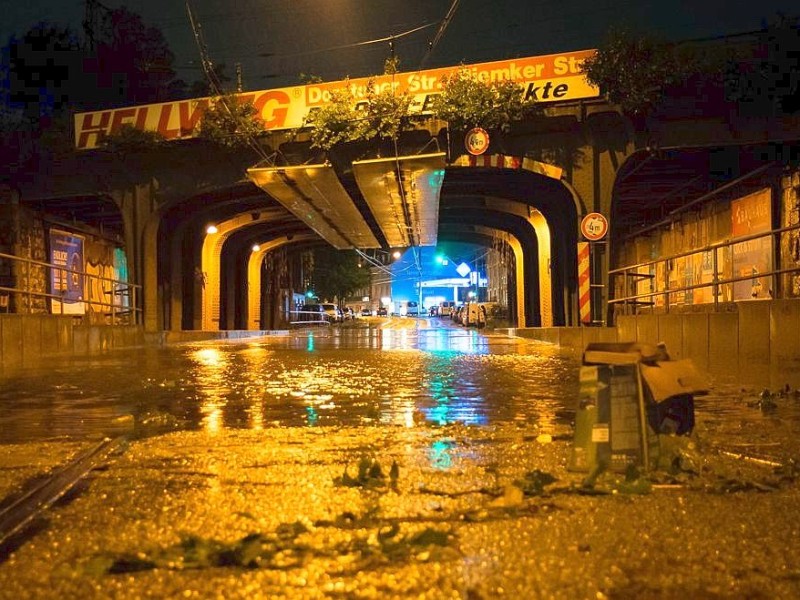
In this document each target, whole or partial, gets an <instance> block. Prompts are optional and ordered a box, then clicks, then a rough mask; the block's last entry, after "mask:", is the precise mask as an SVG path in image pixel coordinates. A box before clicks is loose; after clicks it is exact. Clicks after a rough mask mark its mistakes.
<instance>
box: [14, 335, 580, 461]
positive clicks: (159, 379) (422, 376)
mask: <svg viewBox="0 0 800 600" xmlns="http://www.w3.org/2000/svg"><path fill="white" fill-rule="evenodd" d="M576 390H577V368H576V364H575V363H574V362H573V361H571V360H569V359H565V358H561V357H559V356H558V355H557V354H555V352H554V351H553V350H552V349H550V348H549V347H548V346H543V345H535V344H531V343H527V342H523V341H520V340H514V339H509V338H490V337H487V336H485V335H482V334H480V333H478V332H477V331H475V330H464V329H450V330H444V329H442V330H436V329H427V330H425V329H414V328H407V329H403V330H396V331H395V330H391V329H378V328H373V329H367V328H364V329H361V330H349V331H348V330H339V331H336V330H327V329H326V330H321V331H319V332H314V333H313V334H298V335H294V336H289V337H284V338H277V337H276V338H265V339H263V340H258V341H252V342H249V343H246V344H244V343H242V344H233V343H229V342H215V343H202V344H194V345H182V346H175V347H170V348H148V349H140V350H135V351H130V352H128V351H119V352H114V353H110V354H107V355H105V356H101V357H96V358H92V359H83V360H66V359H64V360H63V361H54V362H53V363H52V364H51V366H50V368H47V369H26V370H22V371H18V372H16V373H14V374H13V375H12V374H9V375H7V376H6V377H5V378H4V379H3V380H2V381H0V443H2V442H12V441H22V440H30V439H42V438H48V437H55V436H69V437H86V436H92V435H95V436H96V435H116V434H119V433H134V434H138V433H141V434H145V435H147V434H153V433H159V432H161V431H163V430H171V429H174V428H187V429H205V430H207V431H210V432H217V431H220V430H223V429H262V428H267V427H277V426H308V427H321V426H337V425H368V426H387V425H394V426H401V427H409V428H411V427H418V426H421V425H425V426H429V425H434V426H440V425H448V424H452V423H463V424H466V425H478V426H480V425H485V424H490V423H492V422H500V421H517V420H523V421H527V422H535V423H538V424H539V425H540V427H541V428H542V430H543V431H545V430H547V429H548V428H550V427H554V426H555V424H556V423H557V422H560V423H564V422H565V420H568V419H569V418H571V413H572V411H573V409H574V397H575V392H576ZM444 451H445V449H442V450H441V452H444Z"/></svg>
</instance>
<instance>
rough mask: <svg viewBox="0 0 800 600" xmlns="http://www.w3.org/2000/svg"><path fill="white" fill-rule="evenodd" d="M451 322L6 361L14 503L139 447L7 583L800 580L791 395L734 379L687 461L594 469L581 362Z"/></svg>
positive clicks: (607, 591)
mask: <svg viewBox="0 0 800 600" xmlns="http://www.w3.org/2000/svg"><path fill="white" fill-rule="evenodd" d="M435 325H436V323H435V322H429V321H427V320H421V321H420V322H417V321H413V320H408V319H370V320H369V321H367V322H362V323H359V326H358V327H352V326H350V327H344V328H332V329H329V330H319V331H314V332H312V333H311V334H309V333H307V332H303V333H296V334H293V335H290V336H286V337H275V338H269V339H261V340H254V341H252V342H249V343H239V344H231V343H224V344H222V343H204V344H188V345H182V346H176V347H171V348H163V349H147V350H144V349H142V350H138V351H135V352H127V351H123V352H119V353H117V352H115V353H111V354H108V355H106V356H103V357H99V358H95V359H91V360H82V361H64V362H61V363H59V362H51V363H48V364H47V365H43V366H42V368H40V369H28V370H25V371H19V372H13V373H6V374H5V376H4V378H3V381H2V386H0V425H1V426H2V427H0V493H2V495H4V496H6V498H7V499H8V498H10V497H14V495H15V494H18V493H19V490H20V489H21V488H22V487H23V486H24V485H25V484H26V482H28V483H29V482H30V481H31V480H35V479H36V478H37V477H39V476H41V474H42V473H46V472H47V471H49V470H50V469H53V468H54V467H56V466H58V465H61V464H64V463H67V462H68V461H70V460H71V459H72V458H74V457H75V456H76V455H77V454H78V453H79V452H80V451H82V450H85V449H86V448H87V447H91V446H92V445H93V444H95V443H97V441H98V440H100V439H101V438H103V437H104V436H124V438H125V439H126V440H127V441H126V442H125V445H124V447H123V448H122V449H121V450H120V451H119V452H116V453H115V454H113V455H112V456H111V457H109V459H108V460H107V461H105V462H104V467H103V468H102V469H97V470H95V471H93V472H92V473H91V475H90V476H89V477H88V478H87V479H86V480H85V481H84V482H83V483H82V484H81V485H80V486H79V488H78V490H77V491H75V492H73V493H72V494H70V495H69V496H68V497H67V498H65V499H63V500H62V501H61V502H59V503H58V504H57V505H56V506H54V507H52V508H51V509H49V510H48V511H46V513H45V516H44V517H43V518H42V519H40V521H38V522H37V523H36V526H35V527H34V528H33V529H32V530H31V531H29V532H28V533H27V534H26V535H25V536H20V537H19V539H17V540H14V543H13V544H10V545H7V547H5V548H3V549H2V550H0V552H2V554H0V557H2V562H0V598H6V597H7V598H140V597H151V598H165V597H170V598H173V597H174V598H178V597H187V598H192V597H196V598H393V597H397V598H468V599H483V598H485V599H488V598H496V597H508V598H794V597H798V596H800V557H798V554H797V552H796V545H797V539H800V535H798V534H800V520H798V517H799V516H800V508H798V507H800V486H798V483H797V481H796V478H797V476H798V475H800V473H798V469H797V466H796V465H795V463H794V462H793V458H795V457H797V456H799V455H800V454H798V445H799V443H798V438H799V437H800V436H798V433H800V432H798V424H799V423H800V421H799V420H798V412H799V411H798V404H800V401H798V400H797V399H796V398H795V397H793V396H791V395H789V396H786V397H776V398H775V400H774V403H773V404H774V406H769V407H766V406H764V405H763V404H762V405H758V403H757V400H758V399H757V393H758V391H759V390H748V389H742V388H737V389H714V390H712V393H711V394H710V395H709V396H707V397H704V398H698V399H697V415H696V416H697V427H696V431H695V433H694V435H693V436H692V437H691V438H687V439H686V440H684V442H685V446H684V448H683V450H682V452H681V454H680V457H681V460H680V461H678V463H676V465H674V468H672V469H671V470H669V472H668V471H667V470H662V471H659V472H653V473H651V474H647V475H646V476H642V477H638V478H636V479H634V480H632V481H625V477H624V476H623V475H622V474H619V473H603V474H600V475H599V476H598V477H597V479H596V481H595V482H594V485H593V486H591V487H587V486H585V485H583V484H585V483H586V481H585V478H586V475H587V474H585V473H574V472H571V471H569V470H568V469H567V468H566V467H567V465H568V463H569V458H570V452H571V449H572V444H571V440H572V422H573V419H574V416H575V399H576V391H577V366H578V365H577V363H576V362H575V361H574V360H572V359H569V358H565V357H563V356H560V355H559V354H558V352H557V350H556V349H554V348H553V347H551V346H548V345H545V344H538V343H534V342H530V341H526V340H521V339H514V338H507V337H502V336H494V335H492V334H491V333H490V334H489V335H485V334H484V333H483V332H477V331H475V330H465V329H463V328H453V327H447V328H437V327H435ZM446 325H449V324H446ZM554 480H555V481H554ZM6 503H7V501H6ZM1 508H2V505H0V509H1Z"/></svg>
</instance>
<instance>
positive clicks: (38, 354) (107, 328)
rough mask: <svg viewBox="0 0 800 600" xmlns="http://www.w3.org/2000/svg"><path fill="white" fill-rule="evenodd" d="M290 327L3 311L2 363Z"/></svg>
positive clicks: (244, 336)
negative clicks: (185, 327)
mask: <svg viewBox="0 0 800 600" xmlns="http://www.w3.org/2000/svg"><path fill="white" fill-rule="evenodd" d="M286 333H288V332H286V331H164V332H160V333H156V334H146V333H144V329H143V327H142V326H141V325H87V324H85V323H81V322H80V321H79V320H77V319H75V318H74V317H71V316H62V315H50V314H35V315H18V314H0V367H21V366H29V365H35V364H37V363H39V362H41V361H42V360H44V359H47V358H50V357H54V356H86V355H91V354H99V353H103V352H107V351H109V350H112V349H116V348H135V347H137V346H144V345H156V346H163V345H168V344H179V343H183V342H199V341H205V340H242V339H248V338H255V337H263V336H266V335H280V334H286Z"/></svg>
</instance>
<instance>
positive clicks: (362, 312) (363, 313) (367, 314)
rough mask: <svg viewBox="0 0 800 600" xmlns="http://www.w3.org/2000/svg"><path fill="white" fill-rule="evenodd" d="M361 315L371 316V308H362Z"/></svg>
mask: <svg viewBox="0 0 800 600" xmlns="http://www.w3.org/2000/svg"><path fill="white" fill-rule="evenodd" d="M361 316H362V317H371V316H372V309H370V308H362V309H361Z"/></svg>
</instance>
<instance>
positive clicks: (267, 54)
mask: <svg viewBox="0 0 800 600" xmlns="http://www.w3.org/2000/svg"><path fill="white" fill-rule="evenodd" d="M434 25H436V23H425V24H423V25H420V26H419V27H414V28H413V29H409V30H408V31H404V32H402V33H398V34H395V35H387V36H385V37H382V38H376V39H374V40H367V41H364V42H353V43H352V44H343V45H341V46H331V47H329V48H320V49H318V50H307V51H305V52H290V53H288V54H275V53H274V52H262V53H260V54H258V55H257V56H260V57H275V58H291V57H295V56H309V55H312V54H321V53H324V52H331V51H333V50H343V49H346V48H359V47H361V46H369V45H372V44H380V43H382V42H390V43H391V42H394V40H396V39H399V38H402V37H405V36H407V35H411V34H412V33H416V32H417V31H422V30H423V29H427V28H428V27H433V26H434Z"/></svg>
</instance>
